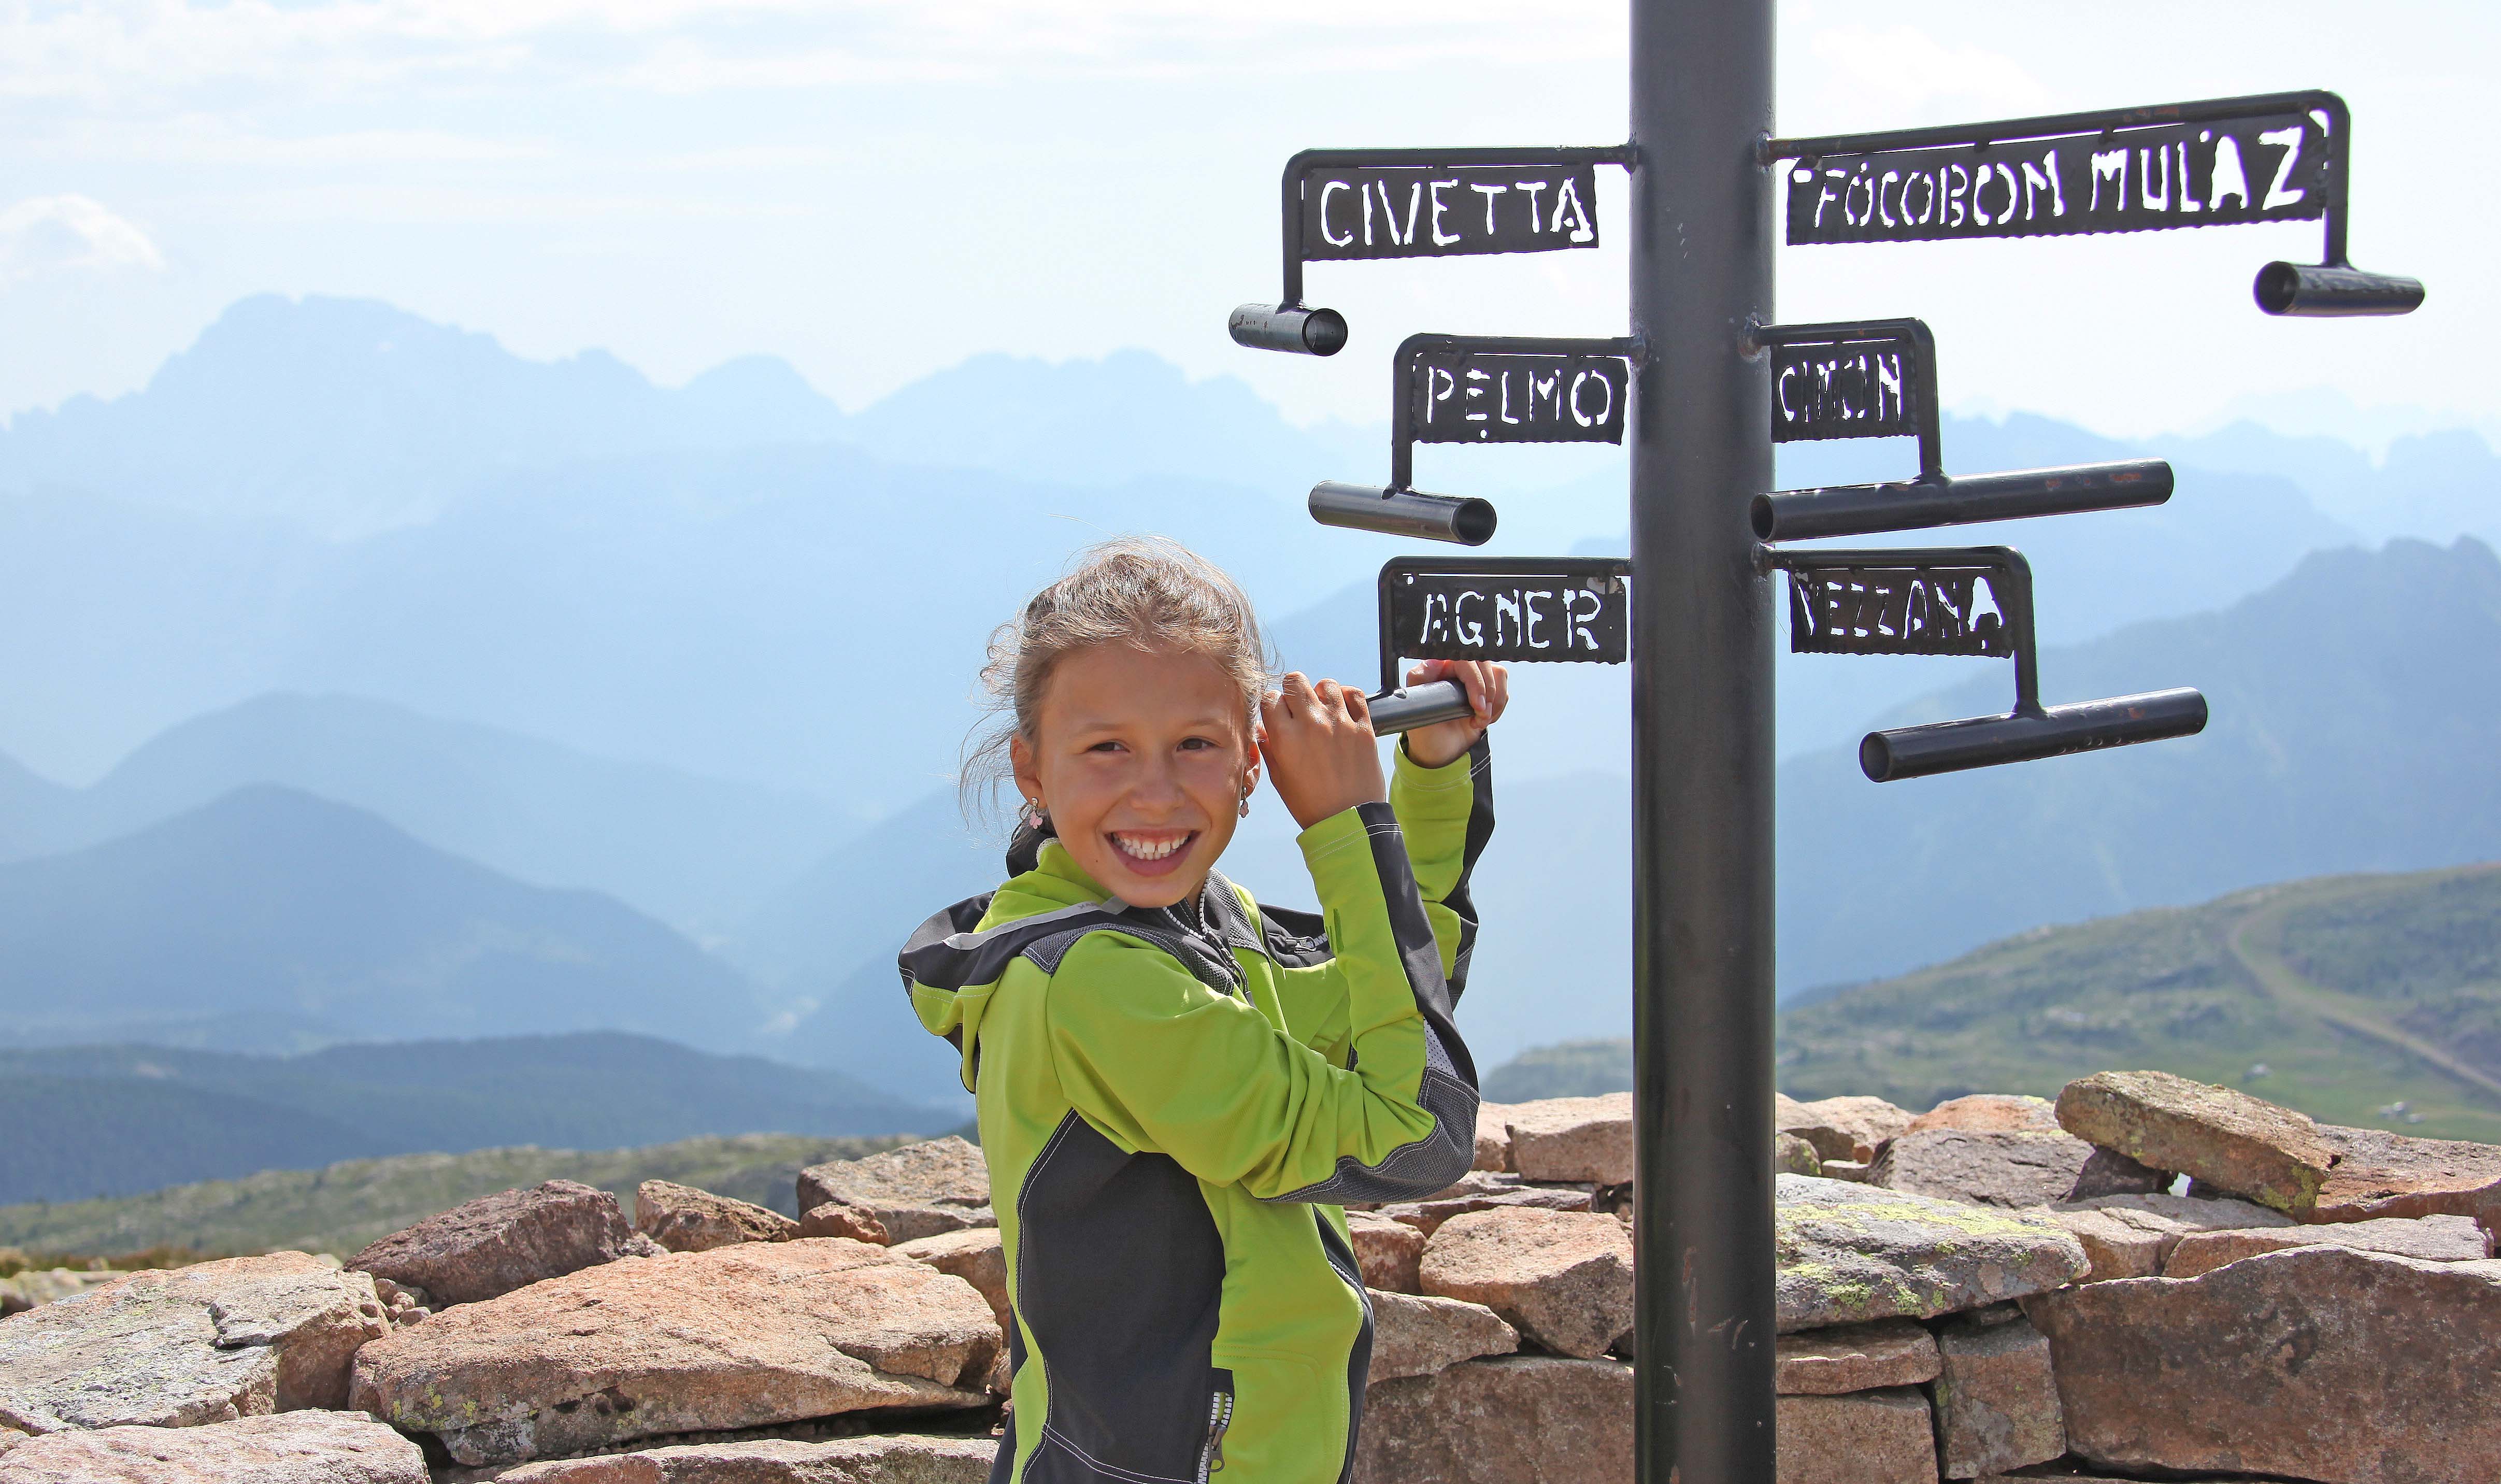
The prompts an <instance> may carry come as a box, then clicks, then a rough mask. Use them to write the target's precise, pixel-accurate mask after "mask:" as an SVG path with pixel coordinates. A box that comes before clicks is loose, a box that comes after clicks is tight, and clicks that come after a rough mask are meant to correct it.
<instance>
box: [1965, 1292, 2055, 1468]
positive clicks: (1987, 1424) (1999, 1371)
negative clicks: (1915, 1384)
mask: <svg viewBox="0 0 2501 1484" xmlns="http://www.w3.org/2000/svg"><path fill="white" fill-rule="evenodd" d="M1994 1317H1995V1316H1987V1317H1986V1318H1994ZM1937 1351H1938V1354H1939V1356H1940V1357H1941V1358H1942V1360H1943V1362H1944V1366H1943V1369H1942V1371H1941V1373H1940V1374H1939V1375H1938V1377H1937V1384H1936V1390H1935V1392H1934V1397H1935V1406H1936V1418H1937V1469H1938V1471H1939V1472H1940V1473H1943V1474H1944V1475H1945V1476H1946V1477H1947V1478H1949V1479H1969V1478H1977V1477H1979V1476H1980V1475H1982V1474H1987V1473H2001V1472H2004V1471H2005V1470H2007V1469H2010V1468H2021V1467H2025V1466H2027V1465H2031V1464H2046V1463H2048V1462H2049V1461H2050V1460H2051V1459H2054V1458H2057V1457H2059V1456H2060V1455H2062V1454H2064V1453H2065V1452H2066V1451H2067V1431H2066V1426H2065V1423H2064V1420H2063V1418H2062V1415H2061V1413H2060V1410H2059V1405H2058V1387H2057V1382H2056V1380H2055V1379H2054V1377H2053V1376H2052V1374H2051V1366H2050V1342H2049V1341H2048V1340H2047V1339H2045V1338H2043V1337H2042V1335H2041V1332H2040V1331H2038V1330H2036V1329H2034V1328H2033V1327H2032V1326H2031V1325H2030V1324H2028V1323H2026V1322H2025V1321H2024V1320H2023V1319H2021V1318H2020V1317H2017V1318H2015V1319H2012V1320H2008V1321H2005V1322H2002V1323H1989V1322H1986V1319H1985V1318H1983V1317H1980V1316H1969V1315H1966V1316H1960V1317H1957V1318H1954V1319H1950V1320H1948V1321H1947V1322H1946V1323H1944V1324H1942V1325H1940V1326H1938V1327H1937Z"/></svg>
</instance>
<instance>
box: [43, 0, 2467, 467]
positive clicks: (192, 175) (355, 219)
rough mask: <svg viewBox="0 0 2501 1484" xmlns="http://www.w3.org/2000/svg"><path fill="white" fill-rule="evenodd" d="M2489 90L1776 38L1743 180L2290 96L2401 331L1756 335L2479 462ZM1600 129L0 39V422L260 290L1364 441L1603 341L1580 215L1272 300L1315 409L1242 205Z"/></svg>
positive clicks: (1993, 248)
mask: <svg viewBox="0 0 2501 1484" xmlns="http://www.w3.org/2000/svg"><path fill="white" fill-rule="evenodd" d="M2365 19H2367V22H2368V23H2361V22H2362V21H2363V20H2365ZM2496 64H2501V6H2494V5H2491V4H2489V3H2488V0H2474V3H2435V0H2417V3H2404V0H2387V3H2383V4H2379V5H2375V6H2371V7H2367V8H2361V7H2356V6H2354V5H2352V4H2351V3H2350V0H2348V3H2345V4H2340V5H2335V6H2329V5H2324V4H2317V3H2310V0H2270V3H2265V4H2252V3H2242V0H2203V3H2200V4H2197V5H2194V6H2184V5H2180V4H2178V3H2177V0H2162V3H2146V0H2095V3H2093V4H2091V5H2057V6H2051V5H2045V4H2038V3H2019V0H2017V3H2010V0H1992V3H1964V0H1896V3H1894V4H1891V5H1887V6H1884V7H1881V8H1880V7H1869V6H1865V5H1845V4H1838V3H1831V0H1785V3H1784V4H1783V5H1782V9H1781V30H1780V93H1779V109H1780V124H1781V127H1782V129H1783V131H1784V132H1791V133H1808V132H1818V131H1827V130H1839V129H1867V128H1884V127H1893V126H1900V125H1909V124H1917V123H1941V122H1953V121H1963V120H1978V119H1984V118H2005V117H2012V116H2020V115H2026V114H2034V113H2047V112H2057V111H2065V110H2073V109H2086V108H2099V107H2113V106H2125V105H2135V104H2146V103H2157V102H2170V101H2177V100H2183V99H2190V98H2199V97H2217V96H2228V95H2231V94H2236V93H2245V92H2264V91H2276V90H2283V89H2288V88H2296V87H2311V86H2327V87H2333V88H2335V89H2337V90H2338V91H2340V92H2342V93H2343V94H2344V95H2345V97H2346V99H2347V100H2348V102H2349V103H2350V104H2351V107H2352V111H2353V115H2354V119H2355V136H2354V138H2355V144H2354V149H2353V158H2354V170H2353V186H2352V228H2351V244H2352V252H2353V258H2354V261H2355V262H2356V263H2357V264H2358V265H2360V266H2363V267H2370V268H2378V269H2382V270H2385V271H2391V272H2399V273H2406V274H2411V275H2414V276H2417V277H2419V278H2421V279H2423V280H2424V281H2425V282H2426V283H2427V284H2428V285H2429V286H2430V290H2431V293H2430V299H2429V302H2428V303H2427V304H2426V306H2425V307H2424V308H2423V309H2422V310H2421V311H2419V312H2418V313H2417V314H2415V315H2413V316H2411V317H2408V318H2405V319H2400V320H2345V321H2321V320H2270V319H2268V318H2267V317H2265V316H2263V315H2261V314H2259V313H2258V312H2257V310H2256V309H2255V308H2254V307H2253V305H2252V304H2251V298H2250V281H2251V277H2252V276H2253V275H2254V273H2255V272H2256V270H2257V268H2258V267H2259V266H2260V265H2261V264H2263V263H2265V262H2266V261H2268V260H2269V259H2272V258H2277V257H2286V258H2292V259H2296V260H2308V261H2316V260H2317V257H2318V235H2319V234H2318V226H2317V224H2316V223H2303V224H2293V225H2269V226H2251V227H2238V228H2225V229H2212V230H2205V231H2181V232H2165V233H2157V234H2144V235H2135V236H2127V237H2104V238H2079V239H2068V240H2056V241H2042V240H2034V241H2025V242H2002V241H2001V242H1965V243H1923V244H1908V245H1887V246H1873V247H1864V246H1862V247H1809V248H1784V249H1783V250H1782V253H1781V264H1780V275H1781V277H1780V308H1781V318H1783V319H1784V320H1792V321H1802V320H1833V319H1860V318H1874V317H1888V316H1898V315H1917V316H1919V317H1920V318H1923V319H1925V320H1927V321H1928V322H1929V324H1930V325H1931V326H1932V327H1933V328H1934V329H1935V331H1936V334H1937V337H1938V342H1939V365H1940V377H1941V380H1942V382H1943V384H1944V392H1945V400H1946V401H1947V402H1948V403H1949V405H1955V406H1960V407H1965V408H1989V409H2001V410H2017V409H2020V410H2026V411H2034V412H2041V413H2046V414H2049V415H2051V416H2054V417H2059V418H2063V419H2066V420H2068V421H2071V422H2080V423H2083V424H2084V425H2086V426H2088V427H2093V428H2096V429H2100V430H2103V431H2107V432H2112V433H2119V434H2128V433H2150V432H2155V431H2200V430H2204V429H2205V428H2207V427H2211V426H2213V425H2216V424H2218V422H2221V421H2223V420H2225V419H2226V418H2229V417H2232V416H2245V415H2254V416H2258V417H2260V418H2261V419H2262V420H2264V421H2269V422H2274V423H2276V424H2277V425H2279V426H2283V427H2284V428H2285V429H2286V430H2288V431H2289V430H2301V429H2305V428H2315V429H2316V430H2319V431H2326V432H2334V433H2339V434H2342V435H2344V436H2348V437H2351V438H2353V439H2354V440H2356V441H2359V442H2364V443H2366V444H2368V443H2378V442H2384V438H2385V437H2386V436H2387V435H2388V433H2389V432H2391V431H2399V432H2401V431H2409V430H2416V429H2418V428H2420V427H2425V426H2433V425H2443V424H2451V425H2454V424H2461V423H2464V424H2473V425H2478V426H2481V427H2483V428H2484V429H2485V432H2486V436H2487V437H2490V438H2494V439H2495V440H2496V441H2501V386H2496V383H2495V381H2494V379H2493V378H2491V377H2489V376H2488V375H2486V374H2485V372H2484V362H2485V360H2486V358H2487V346H2488V343H2489V338H2490V337H2489V335H2488V334H2485V333H2482V332H2483V331H2485V330H2487V329H2488V328H2489V327H2490V326H2492V325H2493V324H2494V323H2495V322H2496V315H2495V309H2496V292H2495V289H2494V287H2493V286H2492V282H2491V280H2492V278H2493V275H2492V274H2491V273H2490V272H2489V271H2488V270H2487V269H2486V268H2485V259H2486V258H2487V257H2488V256H2489V252H2490V249H2489V246H2488V245H2489V244H2490V243H2491V242H2492V241H2493V240H2494V238H2495V236H2496V230H2497V229H2501V219H2496V218H2501V210H2496V205H2495V200H2496V198H2495V196H2494V195H2492V194H2487V193H2485V192H2484V190H2483V188H2482V187H2481V186H2476V185H2475V184H2474V183H2473V181H2472V180H2471V179H2470V177H2471V176H2472V175H2473V172H2474V170H2475V169H2476V168H2480V167H2475V166H2473V165H2472V164H2471V162H2469V161H2467V160H2465V159H2464V158H2463V153H2464V152H2465V150H2466V148H2467V145H2462V144H2460V143H2459V141H2467V142H2468V143H2469V144H2471V143H2472V142H2473V141H2475V140H2478V139H2480V138H2481V137H2482V129H2481V124H2482V121H2483V120H2482V118H2480V115H2479V113H2478V111H2477V110H2476V108H2475V100H2476V99H2478V98H2479V97H2482V96H2484V95H2485V94H2486V93H2487V92H2488V91H2489V85H2490V84H2489V82H2488V79H2489V77H2490V76H2491V74H2492V72H2493V70H2494V68H2495V66H2496ZM1627 88H1628V80H1627V76H1626V62H1625V44H1624V8H1623V7H1622V6H1621V5H1620V4H1614V3H1610V4H1581V3H1578V0H1548V3H1545V4H1542V5H1520V4H1517V3H1510V0H1262V3H1261V4H1258V5H1255V6H1223V7H1218V6H1210V5H1207V4H1204V3H1200V0H841V3H798V0H438V3H430V4H429V3H416V0H340V3H330V0H230V3H223V4H185V3H181V0H98V3H91V4H62V3H24V0H0V122H4V123H5V127H6V129H7V133H8V148H7V149H5V150H0V344H5V345H6V346H7V347H8V351H9V354H6V355H0V411H14V410H17V409H23V408H27V407H34V406H49V405H51V404H54V403H57V402H58V401H59V400H61V399H62V398H64V397H67V396H70V395H74V394H78V393H82V392H84V393H92V394H98V395H111V394H115V393H118V392H121V391H124V390H127V389H129V388H133V387H136V386H139V385H141V384H142V383H144V382H145V380H146V378H147V377H148V376H149V374H150V372H152V371H153V370H154V368H155V367H156V366H157V364H158V363H160V362H161V361H162V360H163V359H164V357H165V356H166V355H167V354H171V353H172V352H174V351H176V350H179V349H181V348H182V347H183V346H184V345H185V344H187V343H188V342H189V341H190V340H191V339H192V338H193V337H194V336H195V335H196V334H197V333H198V331H199V330H200V328H201V327H202V326H203V325H205V324H206V323H208V322H209V321H210V320H213V319H214V318H215V317H216V316H217V313H218V312H219V311H220V310H221V309H223V308H224V307H225V306H226V305H227V304H229V303H231V302H233V301H234V300H235V299H237V298H240V297H243V296H244V295H246V294H250V293H254V292H260V291H266V290H278V291H282V292H287V293H313V292H319V293H331V294H348V295H362V296H372V297H378V298H383V299H386V300H389V301H390V302H392V303H395V304H398V305H400V306H402V307H405V308H407V309H410V310H413V311H416V312H417V313H420V314H423V315H426V316H428V317H430V318H434V319H437V320H445V321H449V322H452V323H456V324H460V325H463V326H465V327H468V328H472V329H482V330H485V331H488V332H490V333H492V334H494V335H496V336H497V337H498V338H500V339H501V340H502V341H503V342H504V343H505V344H506V345H507V346H509V347H511V348H512V349H514V350H516V351H517V352H519V353H521V354H528V355H534V356H541V357H554V356H561V355H565V354H572V353H574V352H577V351H581V350H584V349H587V348H593V347H596V348H602V349H605V350H608V351H611V352H613V353H615V354H617V355H619V356H621V357H623V358H624V359H626V360H628V361H630V362H632V363H633V364H635V365H637V366H639V367H641V368H643V369H644V370H646V371H647V372H649V373H650V375H651V376H653V377H654V378H655V379H657V380H659V381H661V382H664V383H672V384H674V383H677V382H682V381H684V380H685V379H686V378H688V377H690V376H692V375H694V374H695V373H697V372H699V371H701V370H703V369H705V368H707V367H709V366H711V365H714V364H717V363H718V362H720V361H722V360H725V359H728V358H730V357H732V356H736V355H741V354H751V353H758V352H762V353H769V354H778V355H781V356H784V357H785V358H787V359H788V360H789V361H790V362H792V363H793V364H794V365H795V366H797V367H798V368H799V369H800V371H801V372H802V373H803V374H804V375H806V376H807V377H808V378H809V379H810V380H811V381H812V382H814V383H815V384H816V385H817V387H818V388H821V389H823V390H824V391H826V392H827V393H829V394H830V395H832V396H834V397H835V398H836V399H837V400H838V401H840V402H841V403H842V404H843V405H844V406H846V407H849V408H857V407H860V406H862V405H864V404H866V403H867V402H869V401H872V400H874V399H875V398H877V397H878V396H880V395H883V394H884V393H885V392H888V391H891V390H893V389H894V388H897V387H900V386H902V385H904V384H906V383H908V382H910V381H912V380H914V379H916V378H917V377H920V376H922V375H925V374H927V373H929V372H931V371H933V370H937V369H940V368H943V367H945V366H948V365H951V364H953V363H955V362H957V361H960V360H962V359H964V358H965V357H967V356H969V355H973V354H980V353H984V352H1007V353H1011V354H1020V355H1030V356H1040V357H1045V358H1049V359H1054V360H1055V359H1064V358H1068V357H1076V356H1096V355H1101V354H1106V353H1108V352H1110V351H1113V350H1117V349H1120V348H1123V347H1132V346H1135V347H1144V348H1146V349H1148V350H1150V351H1153V352H1155V353H1156V354H1161V355H1163V356H1165V357H1166V358H1168V359H1170V360H1172V361H1174V362H1176V363H1178V364H1180V365H1181V366H1183V367H1184V369H1185V370H1187V371H1188V372H1189V373H1190V374H1192V375H1193V376H1212V375H1220V374H1230V375H1234V376H1239V377H1242V378H1244V379H1245V380H1247V381H1249V382H1250V383H1251V385H1252V386H1253V387H1254V388H1256V389H1257V390H1258V391H1259V392H1260V393H1261V394H1263V395H1265V396H1267V397H1269V398H1270V399H1271V400H1273V401H1275V402H1277V403H1278V404H1280V405H1281V406H1283V407H1284V409H1285V410H1286V411H1287V413H1288V415H1289V416H1291V417H1294V418H1295V419H1297V420H1300V421H1312V420H1317V419H1322V418H1331V417H1335V418H1343V419H1346V420H1348V421H1351V422H1365V423H1369V422H1379V421H1381V420H1382V419H1384V418H1385V416H1386V413H1387V409H1386V407H1385V406H1384V405H1383V402H1384V388H1383V385H1382V384H1383V382H1384V376H1383V370H1384V360H1385V358H1386V356H1387V354H1388V352H1389V350H1390V349H1391V348H1392V347H1393V346H1395V345H1396V343H1397V342H1398V340H1399V339H1401V338H1403V337H1404V336H1405V335H1407V334H1408V333H1411V332H1413V331H1416V330H1423V329H1432V330H1444V331H1458V332H1478V333H1532V334H1585V335H1605V334H1616V333H1620V332H1621V326H1622V323H1623V316H1624V306H1625V289H1624V277H1625V258H1624V256H1623V254H1622V252H1621V246H1622V243H1623V232H1624V225H1623V222H1624V217H1623V210H1622V206H1623V187H1622V184H1621V176H1620V173H1619V172H1616V171H1612V170H1608V171H1603V172H1602V173H1601V180H1602V201H1601V206H1600V216H1601V221H1600V234H1601V241H1602V246H1601V247H1600V248H1599V249H1598V250H1596V251H1593V252H1578V253H1545V254H1537V255H1534V256H1525V257H1509V258H1499V259H1485V258H1480V259H1474V260H1467V261H1444V262H1409V263H1345V264H1324V265H1319V266H1317V267H1315V268H1314V269H1313V270H1312V285H1311V289H1312V297H1313V299H1314V300H1315V301H1316V302H1319V303H1326V304H1330V305H1333V306H1334V307H1336V308H1338V309H1340V310H1341V311H1343V312H1344V313H1346V315H1347V316H1348V318H1349V320H1350V321H1351V324H1352V325H1353V330H1354V338H1353V342H1352V344H1351V346H1350V347H1349V349H1348V351H1347V352H1346V353H1345V354H1341V355H1339V356H1338V357H1336V358H1335V359H1334V360H1332V361H1325V362H1323V361H1316V360H1313V359H1311V358H1308V357H1302V356H1281V355H1263V354H1255V353H1251V352H1247V351H1243V350H1239V349H1237V348H1236V347H1234V346H1233V345H1232V344H1231V342H1230V341H1229V340H1228V339H1227V338H1226V336H1225V333H1224V330H1223V320H1224V317H1225V313H1226V311H1227V310H1229V309H1230V308H1231V307H1232V306H1233V305H1234V304H1236V303H1239V302H1242V301H1245V300H1250V299H1254V298H1263V297H1264V298H1271V299H1273V298H1274V296H1275V293H1276V280H1277V275H1278V263H1277V248H1276V242H1277V223H1276V218H1275V213H1276V210H1277V192H1276V182H1277V172H1278V170H1279V168H1280V167H1281V166H1282V165H1283V163H1284V159H1285V157H1286V156H1287V155H1288V154H1290V153H1291V152H1293V151H1295V150H1297V149H1300V148H1304V147H1307V146H1321V145H1331V146H1346V145H1383V146H1410V145H1436V144H1451V145H1547V144H1602V143H1611V142H1617V141H1620V140H1621V139H1622V137H1623V134H1624V129H1625V124H1624V118H1625V103H1626V96H1627Z"/></svg>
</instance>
